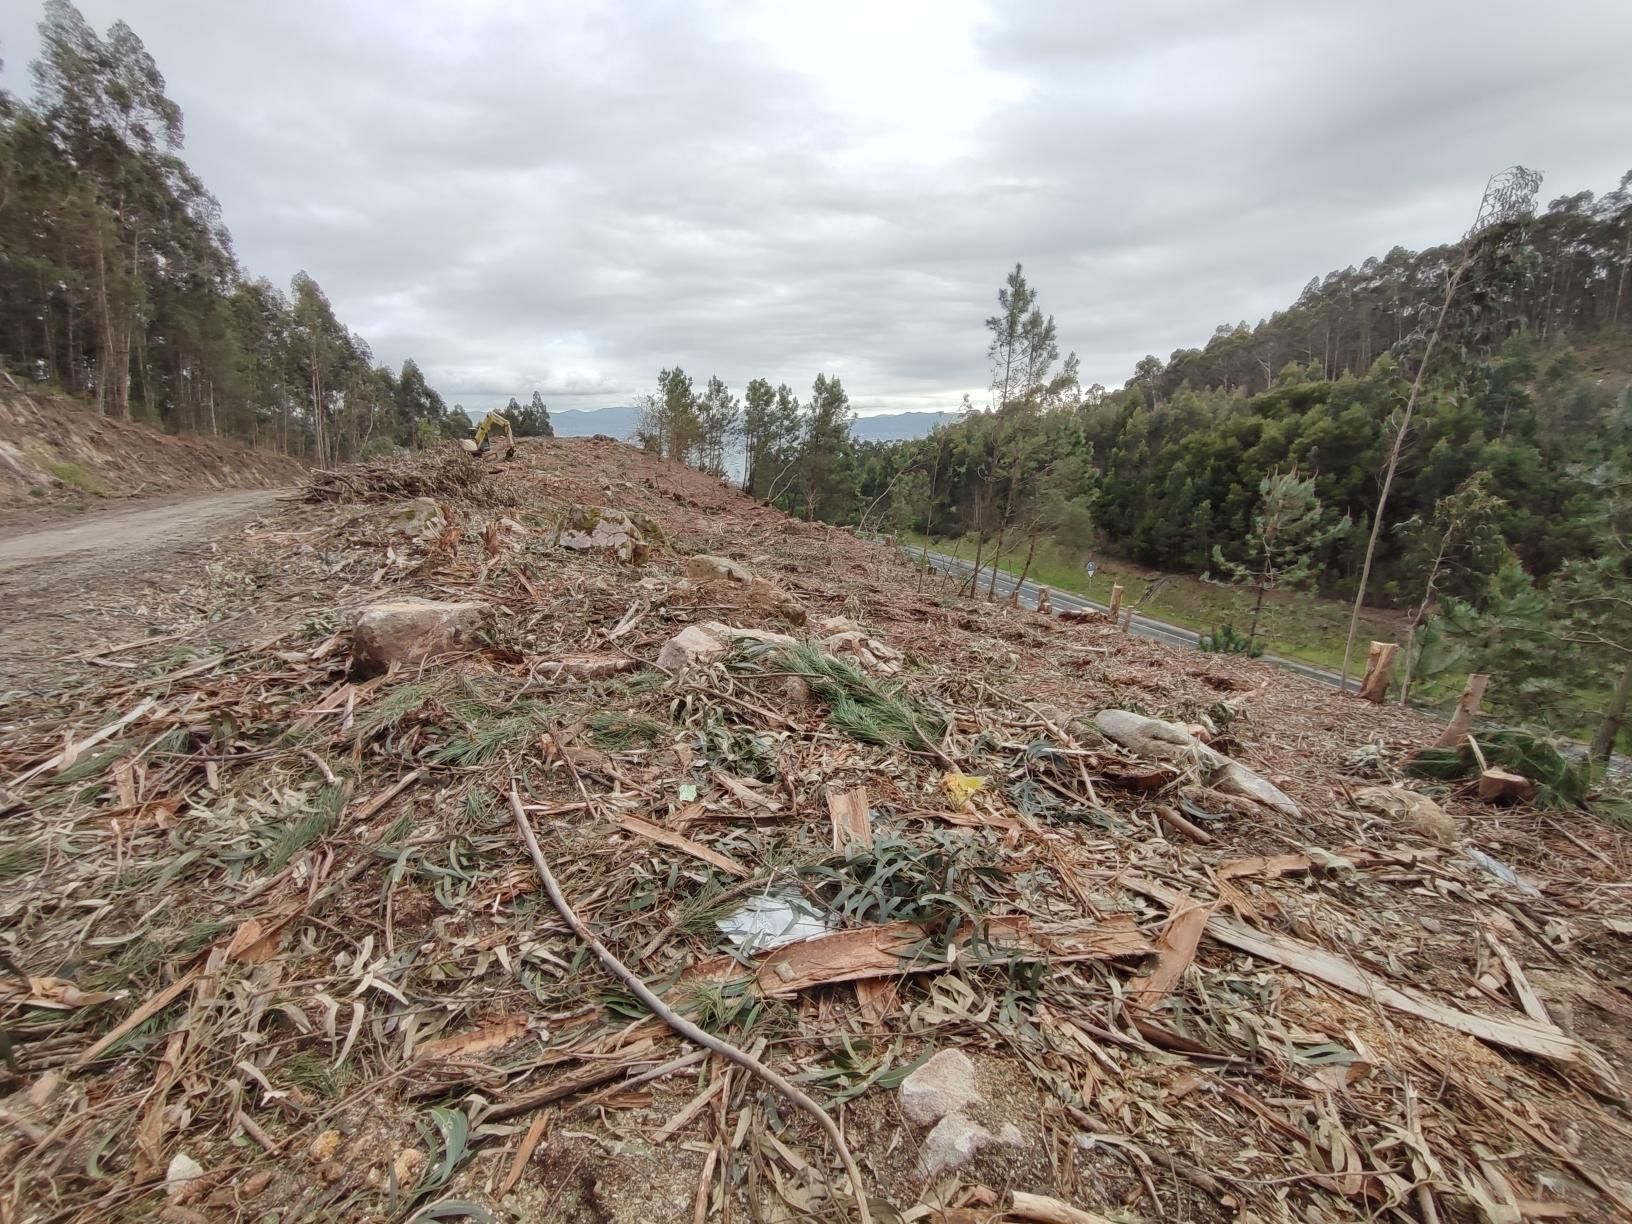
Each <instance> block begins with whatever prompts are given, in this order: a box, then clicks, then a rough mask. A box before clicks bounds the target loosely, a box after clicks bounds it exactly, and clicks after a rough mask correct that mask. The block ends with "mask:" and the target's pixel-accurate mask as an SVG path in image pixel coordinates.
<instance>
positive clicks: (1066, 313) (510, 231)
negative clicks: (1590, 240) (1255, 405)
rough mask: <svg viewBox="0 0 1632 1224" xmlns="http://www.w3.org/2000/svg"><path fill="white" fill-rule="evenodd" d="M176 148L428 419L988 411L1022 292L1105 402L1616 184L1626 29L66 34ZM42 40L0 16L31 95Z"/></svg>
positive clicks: (327, 1)
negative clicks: (411, 389)
mask: <svg viewBox="0 0 1632 1224" xmlns="http://www.w3.org/2000/svg"><path fill="white" fill-rule="evenodd" d="M81 8H82V11H84V13H85V14H86V16H87V18H89V20H90V21H91V22H92V24H93V25H95V26H96V27H97V28H98V29H103V30H105V29H106V27H107V26H108V24H109V23H110V22H112V21H113V20H115V19H116V18H119V17H123V18H124V19H125V20H126V21H128V22H129V23H130V24H131V26H133V27H134V29H135V30H136V32H137V34H138V35H140V36H141V38H142V39H143V40H144V41H145V42H146V44H147V47H148V50H149V51H150V52H151V53H152V54H153V56H154V57H155V58H156V59H157V61H158V64H159V67H160V68H161V70H162V71H163V72H164V74H165V76H166V78H167V80H168V84H169V92H170V95H171V96H172V97H173V98H174V99H175V100H176V101H177V102H179V103H180V104H181V106H182V108H183V110H184V111H185V113H186V120H187V144H186V149H185V155H186V157H187V159H188V160H189V161H190V162H191V163H192V165H193V166H194V168H195V169H196V170H197V171H198V172H199V173H200V174H201V175H202V177H203V179H204V181H205V183H206V185H207V186H208V187H209V188H210V189H211V190H212V191H214V193H215V194H216V195H217V197H219V199H220V201H221V204H222V206H223V209H224V211H225V215H226V220H227V223H228V225H229V226H230V227H231V229H232V233H233V236H234V239H235V242H236V246H237V251H238V255H239V258H240V260H241V261H242V263H243V264H244V265H245V267H246V268H247V269H248V271H249V272H250V273H251V274H255V275H264V276H267V277H270V278H271V279H272V280H274V281H277V282H279V283H281V284H284V285H287V283H288V281H289V278H290V277H291V276H292V275H293V274H294V273H295V272H296V271H298V270H300V269H305V270H306V271H307V272H309V273H310V274H311V275H312V276H313V277H315V278H316V279H317V280H318V282H319V283H320V284H321V285H322V286H323V288H324V289H325V291H327V293H328V295H329V297H330V298H331V299H332V300H333V302H334V305H335V307H336V310H337V312H338V313H339V315H340V317H341V319H342V320H343V321H344V322H345V323H347V324H348V325H349V326H350V327H351V328H353V330H355V331H358V332H360V333H361V334H362V335H363V336H364V337H366V338H367V339H368V341H369V342H370V343H371V344H372V345H373V348H374V352H375V355H376V356H377V357H378V358H379V359H380V360H383V361H388V362H390V363H392V364H396V363H398V362H400V361H401V360H402V358H404V357H407V356H412V357H414V358H416V359H417V360H418V361H419V363H420V365H421V366H422V367H423V368H424V370H425V372H426V375H427V376H428V377H429V379H430V380H431V382H432V384H433V385H434V386H436V387H437V388H438V389H440V390H441V391H442V392H443V394H444V395H445V396H447V398H448V400H449V402H450V403H451V402H454V401H461V402H463V403H465V404H466V405H467V406H471V407H486V406H488V405H489V404H491V403H493V402H494V401H499V402H502V401H503V400H504V399H506V398H508V397H509V396H510V395H517V396H519V397H521V398H523V399H525V398H526V397H527V396H528V395H530V394H531V392H532V391H533V390H534V389H535V388H537V389H539V390H541V391H542V392H543V393H544V396H545V399H546V400H547V401H548V402H549V403H550V404H551V405H552V406H554V407H558V408H562V407H596V406H606V405H612V404H623V403H628V402H630V401H631V399H632V398H633V397H634V396H635V395H636V394H638V393H640V392H642V391H645V390H647V389H648V388H649V387H650V386H651V385H652V383H653V381H654V379H655V375H656V373H657V370H658V369H659V368H660V367H661V366H664V365H669V364H673V363H676V362H678V363H680V364H681V365H683V366H684V367H685V368H686V369H687V370H688V371H690V372H691V373H692V374H693V375H694V376H696V377H697V378H698V380H699V381H702V380H703V379H705V378H706V377H707V376H708V375H709V374H710V373H718V374H719V375H720V376H721V377H722V378H724V379H725V380H726V381H727V382H729V383H730V384H732V386H733V387H736V388H738V389H740V388H741V386H742V384H743V383H744V382H746V381H747V380H748V379H750V378H753V377H755V376H759V375H763V376H766V377H768V378H770V379H771V380H772V381H773V382H774V381H778V380H784V381H787V382H789V383H790V384H793V385H794V386H795V388H796V389H799V390H800V392H801V394H803V393H805V392H806V391H808V387H809V384H810V380H811V378H812V377H813V376H814V375H815V374H816V372H817V371H819V370H821V371H828V372H831V373H835V374H837V375H839V376H840V377H841V378H842V379H843V380H844V384H845V386H846V387H847V388H848V389H849V391H850V394H851V397H852V399H853V401H854V402H855V403H856V404H857V406H858V407H860V408H861V409H862V410H863V411H868V410H875V411H876V410H883V409H906V408H913V409H920V408H921V409H931V408H950V407H955V406H956V404H957V402H958V400H959V398H960V397H961V396H962V394H963V393H964V392H965V391H968V392H970V393H971V394H972V395H973V396H974V398H975V401H976V403H978V404H984V403H985V402H986V386H987V381H988V379H987V373H986V364H985V342H986V337H985V333H984V332H983V330H982V326H981V323H982V320H983V319H984V318H985V317H986V316H987V315H989V314H991V313H992V311H993V309H994V308H995V294H996V290H997V287H998V285H999V284H1000V283H1001V281H1002V279H1003V276H1004V275H1005V273H1006V272H1007V271H1008V269H1009V268H1010V267H1011V266H1012V265H1013V264H1014V262H1015V261H1016V260H1019V261H1023V262H1024V264H1025V266H1026V273H1027V276H1028V277H1029V278H1030V280H1031V282H1032V284H1033V286H1034V287H1035V288H1037V289H1038V290H1039V292H1040V294H1041V303H1042V306H1043V308H1044V310H1045V311H1048V312H1051V313H1053V314H1054V315H1055V317H1056V319H1057V320H1058V323H1059V334H1060V340H1061V346H1062V348H1074V349H1076V350H1077V351H1078V353H1079V354H1080V355H1081V358H1082V369H1083V378H1084V381H1085V382H1092V381H1098V382H1103V383H1105V384H1106V385H1109V386H1116V385H1120V384H1121V383H1122V382H1123V381H1124V380H1125V379H1126V378H1127V377H1128V375H1129V374H1130V373H1131V370H1132V366H1133V363H1134V362H1135V361H1136V360H1137V359H1138V358H1139V357H1140V356H1142V355H1143V354H1145V353H1147V352H1154V353H1156V354H1158V355H1160V356H1163V357H1165V356H1166V355H1167V354H1168V353H1169V352H1171V351H1172V350H1173V349H1174V348H1175V347H1179V346H1188V345H1195V344H1201V343H1203V342H1205V340H1206V338H1207V337H1208V336H1209V335H1210V334H1211V332H1212V330H1213V328H1214V326H1215V325H1216V324H1218V323H1220V322H1225V321H1231V322H1233V321H1235V320H1238V319H1243V318H1244V319H1247V320H1248V321H1250V322H1256V321H1257V320H1258V319H1259V318H1260V317H1262V316H1263V315H1265V314H1267V313H1269V312H1270V311H1272V310H1274V309H1275V308H1277V307H1279V306H1284V305H1285V304H1287V303H1288V302H1290V301H1291V300H1292V299H1293V298H1294V297H1295V296H1296V295H1297V293H1298V291H1299V290H1300V289H1301V287H1302V286H1303V284H1304V283H1305V282H1306V281H1307V280H1308V279H1309V278H1310V277H1311V276H1314V275H1319V274H1323V273H1325V272H1326V271H1328V270H1330V269H1332V268H1334V267H1341V266H1343V265H1346V264H1350V263H1357V262H1359V261H1360V260H1362V259H1364V258H1365V257H1366V256H1367V255H1371V254H1382V253H1384V252H1386V250H1387V249H1388V248H1389V247H1390V246H1393V245H1395V244H1404V245H1407V246H1413V247H1420V246H1424V245H1428V244H1430V243H1433V242H1437V241H1443V240H1445V239H1447V238H1450V237H1453V236H1455V235H1456V234H1457V233H1459V232H1460V231H1461V230H1462V229H1463V228H1464V227H1465V226H1466V224H1467V221H1468V220H1469V218H1470V215H1471V213H1472V211H1473V207H1474V205H1475V203H1476V201H1477V197H1478V195H1479V192H1480V190H1481V189H1482V187H1483V185H1484V180H1485V177H1486V175H1487V174H1488V173H1489V172H1490V171H1492V170H1494V169H1497V168H1499V167H1501V166H1504V165H1507V164H1509V163H1512V162H1522V163H1524V164H1526V165H1531V166H1534V167H1536V168H1538V169H1540V170H1542V171H1543V172H1545V174H1546V181H1545V183H1544V186H1543V196H1542V198H1543V201H1545V200H1547V199H1550V198H1552V197H1553V196H1555V195H1561V194H1565V193H1569V192H1574V191H1578V190H1582V189H1591V190H1593V191H1603V190H1605V189H1608V188H1612V187H1613V186H1614V185H1615V184H1616V182H1617V181H1618V179H1619V177H1620V175H1621V174H1622V173H1623V172H1624V171H1625V170H1627V169H1628V168H1629V167H1632V89H1629V88H1628V87H1627V81H1628V72H1629V67H1628V60H1627V53H1628V48H1629V47H1632V0H1598V2H1596V3H1587V2H1585V0H1552V2H1551V3H1547V4H1535V3H1533V2H1531V3H1525V4H1522V5H1521V4H1517V3H1507V2H1505V0H1464V2H1452V0H1406V2H1401V3H1395V2H1393V0H1388V2H1380V0H1360V2H1358V3H1348V4H1332V3H1323V2H1319V0H1317V2H1314V3H1311V2H1310V0H1288V2H1285V3H1282V2H1280V0H1204V2H1199V3H1178V2H1162V3H1153V2H1147V3H1142V4H1128V3H1125V2H1124V0H1117V2H1115V3H1093V4H1089V3H1076V4H1062V3H1035V4H1033V3H1014V2H998V3H992V4H989V5H988V4H982V3H977V2H974V0H926V2H922V3H919V2H903V0H855V2H852V0H823V2H822V3H811V2H810V0H804V2H798V0H789V2H787V3H761V4H750V3H744V2H743V0H724V2H722V3H717V4H716V3H687V4H678V3H656V2H645V0H620V2H618V3H609V4H604V5H602V4H596V3H588V2H574V3H542V2H536V3H529V2H527V0H493V2H475V3H462V4H456V3H451V2H448V0H409V2H404V0H388V2H387V0H367V2H364V0H339V2H336V0H281V2H280V3H276V4H272V3H223V2H222V0H82V3H81ZM37 18H38V9H37V7H36V6H35V5H33V4H32V3H31V2H30V0H11V2H10V3H8V4H5V5H3V6H0V54H3V55H4V57H5V61H6V68H5V73H4V81H5V84H6V85H7V87H9V88H10V89H12V90H13V91H14V92H19V93H27V92H29V90H30V85H29V82H28V78H27V74H26V66H25V65H26V61H27V60H28V59H30V58H32V56H33V54H34V49H35V46H36V44H37V39H36V36H35V34H34V31H33V23H34V21H35V20H37Z"/></svg>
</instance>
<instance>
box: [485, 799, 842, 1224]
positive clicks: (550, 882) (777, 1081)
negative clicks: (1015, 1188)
mask: <svg viewBox="0 0 1632 1224" xmlns="http://www.w3.org/2000/svg"><path fill="white" fill-rule="evenodd" d="M580 785H581V784H580ZM510 810H511V812H512V813H513V814H514V815H515V818H516V828H517V830H518V831H520V833H521V837H522V840H523V841H524V842H526V843H527V851H528V853H529V854H531V855H532V858H533V866H535V867H537V868H538V877H539V879H540V880H542V881H543V883H544V891H545V892H547V893H549V895H550V903H551V904H552V905H554V906H555V908H556V912H557V913H559V914H560V915H561V917H562V919H563V920H564V921H565V922H566V924H567V925H568V926H570V927H571V928H572V929H573V933H574V934H576V935H577V936H578V938H579V939H581V940H583V941H584V943H586V944H588V945H589V948H590V950H591V951H593V952H594V953H595V955H596V957H597V958H598V959H599V960H600V962H601V964H602V965H604V966H605V967H606V969H607V971H608V972H609V973H611V974H612V975H613V976H614V977H616V978H617V979H618V980H619V981H621V982H622V983H623V984H624V985H625V986H627V987H628V988H629V989H630V990H631V991H632V992H633V993H634V995H635V997H636V998H637V999H639V1000H640V1001H641V1003H642V1004H643V1005H644V1006H645V1007H646V1009H647V1010H648V1011H650V1012H651V1013H652V1015H654V1016H656V1017H657V1018H658V1019H659V1020H661V1021H663V1023H664V1024H666V1025H668V1026H669V1027H670V1028H671V1029H673V1030H674V1031H675V1032H676V1033H679V1034H680V1036H682V1037H684V1038H685V1039H686V1040H687V1041H690V1042H692V1043H693V1044H695V1045H700V1046H704V1047H706V1048H707V1049H710V1050H712V1051H714V1053H716V1054H718V1055H720V1057H722V1058H726V1059H729V1060H730V1061H732V1062H734V1063H736V1064H737V1066H739V1067H741V1068H742V1069H743V1070H745V1071H748V1072H750V1073H751V1074H753V1075H756V1076H758V1077H759V1078H760V1079H762V1080H764V1081H765V1082H766V1083H767V1084H769V1085H770V1086H771V1087H773V1088H775V1089H776V1090H777V1091H778V1092H780V1093H781V1094H782V1095H783V1096H785V1097H787V1098H788V1100H790V1101H792V1102H793V1103H794V1104H795V1105H797V1106H798V1107H799V1108H800V1109H802V1110H804V1111H805V1112H806V1113H807V1114H809V1115H810V1116H811V1118H812V1119H814V1120H815V1122H816V1124H817V1125H818V1126H820V1127H821V1128H822V1132H823V1134H825V1135H826V1136H827V1139H828V1142H829V1143H831V1144H832V1145H833V1149H834V1151H836V1152H837V1153H838V1156H839V1160H840V1161H841V1162H842V1163H843V1165H844V1171H845V1175H846V1176H847V1177H849V1179H850V1192H851V1194H852V1195H853V1196H854V1198H855V1201H856V1211H857V1213H858V1214H859V1216H860V1218H861V1222H862V1224H872V1219H873V1216H872V1212H871V1211H870V1210H869V1209H868V1206H867V1190H866V1187H865V1186H864V1185H863V1184H862V1180H861V1170H860V1169H858V1168H857V1167H856V1160H855V1157H853V1156H852V1155H851V1154H850V1148H849V1147H848V1146H847V1145H846V1144H845V1141H844V1133H843V1132H842V1131H840V1130H839V1127H838V1123H836V1122H834V1121H833V1119H832V1118H831V1117H829V1116H828V1113H827V1110H825V1109H823V1108H822V1107H821V1106H820V1105H818V1104H817V1103H816V1102H815V1101H814V1100H812V1099H811V1098H810V1097H809V1096H808V1095H806V1094H805V1093H804V1092H803V1091H801V1090H800V1089H798V1088H796V1087H794V1085H792V1084H790V1083H789V1082H788V1081H787V1080H785V1079H783V1078H782V1077H781V1076H780V1075H778V1074H777V1073H776V1072H775V1071H772V1070H771V1069H770V1068H769V1067H767V1066H766V1065H765V1064H764V1063H762V1062H760V1061H759V1060H758V1059H757V1058H753V1057H751V1056H749V1055H748V1054H747V1053H746V1052H744V1051H743V1050H739V1049H738V1048H737V1047H736V1046H734V1045H732V1044H731V1043H730V1042H728V1041H722V1040H721V1039H720V1038H718V1037H716V1036H714V1035H713V1034H712V1033H708V1032H704V1031H703V1030H702V1029H700V1028H698V1027H697V1026H696V1025H695V1024H693V1023H692V1022H691V1021H689V1020H687V1019H685V1018H684V1017H682V1016H678V1015H676V1014H675V1013H674V1011H673V1010H672V1009H671V1008H670V1007H669V1006H668V1005H667V1004H665V1003H664V1002H663V1000H662V999H660V998H658V997H657V996H656V995H655V994H653V993H652V991H651V988H650V987H648V986H647V985H646V983H645V982H643V981H642V980H641V979H640V978H639V977H637V976H636V975H635V974H634V973H633V972H632V971H631V970H629V969H628V968H626V967H625V966H624V964H623V962H622V961H620V960H619V959H618V958H617V957H616V956H614V955H612V952H611V950H610V949H608V948H607V946H606V945H605V944H603V943H602V942H601V941H600V940H599V939H597V938H595V935H594V933H593V932H592V931H591V930H590V929H589V928H588V927H587V926H585V925H584V923H583V921H582V919H580V918H579V917H578V915H577V914H576V913H574V912H573V909H572V906H571V905H569V904H568V903H567V899H566V897H565V896H563V895H562V893H561V888H560V885H558V884H557V883H556V882H555V876H553V875H551V874H550V865H549V863H548V862H547V861H546V860H545V858H544V851H543V850H541V849H539V845H538V838H537V836H535V835H534V833H533V826H532V822H531V821H529V820H528V819H527V813H526V812H525V811H523V810H522V806H521V795H520V794H519V793H518V792H517V790H516V788H515V784H514V783H512V784H511V787H510Z"/></svg>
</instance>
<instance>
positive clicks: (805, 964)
mask: <svg viewBox="0 0 1632 1224" xmlns="http://www.w3.org/2000/svg"><path fill="white" fill-rule="evenodd" d="M973 936H974V931H973V930H972V929H971V928H970V927H968V926H965V927H963V928H962V929H960V930H959V931H958V932H957V933H956V934H955V935H954V936H953V939H952V947H953V948H954V950H955V951H956V952H958V953H961V952H962V951H963V949H964V948H965V947H966V946H967V945H968V942H969V941H970V940H971V939H972V938H973ZM929 938H930V935H929V932H927V931H926V930H925V929H924V928H923V927H920V926H918V925H917V924H915V923H911V922H892V923H885V924H883V925H880V926H871V927H862V928H861V929H859V930H853V931H835V932H834V933H833V934H831V935H817V936H815V937H814V938H811V939H802V940H800V941H799V942H797V943H791V944H784V945H782V946H781V947H779V948H771V949H769V950H767V951H765V952H763V953H760V954H759V955H758V956H756V957H755V958H754V959H755V961H756V963H757V969H756V970H754V971H753V976H754V981H755V984H756V985H757V986H758V988H759V989H760V990H761V991H763V992H764V993H765V994H767V995H771V996H773V997H779V998H787V997H790V996H792V995H796V994H798V993H799V992H800V991H801V990H809V989H810V988H811V987H813V986H821V985H825V984H828V983H832V982H859V981H862V980H864V979H867V978H881V977H898V976H901V975H904V974H909V973H929V972H932V971H934V970H938V969H945V968H947V966H948V964H949V962H948V961H946V960H944V959H940V958H935V959H930V958H928V957H927V956H926V955H925V954H924V952H923V949H922V947H921V945H922V944H923V943H924V941H925V940H926V939H929ZM986 938H987V940H988V942H989V943H990V944H991V946H992V947H993V949H995V950H998V951H1002V952H1012V953H1015V954H1017V955H1020V956H1029V957H1033V958H1035V959H1038V960H1046V961H1048V962H1050V963H1053V964H1065V963H1068V962H1071V961H1083V960H1119V959H1123V958H1127V957H1138V956H1144V955H1147V954H1148V953H1150V952H1151V951H1152V950H1153V949H1152V947H1151V944H1150V941H1149V940H1148V939H1146V938H1145V936H1144V934H1143V933H1142V932H1141V931H1140V930H1139V928H1138V927H1137V926H1136V925H1134V922H1133V919H1132V918H1131V917H1130V916H1128V915H1126V914H1113V915H1111V916H1109V917H1108V918H1106V919H1104V920H1102V921H1093V920H1084V921H1081V922H1064V923H1052V924H1049V923H1039V922H1034V921H1033V920H1031V919H1030V918H1024V917H1020V918H1011V917H999V918H992V919H989V920H988V921H987V924H986ZM748 972H749V971H748V970H747V969H745V968H744V966H743V965H742V964H741V963H739V962H738V961H737V960H736V959H735V958H734V957H730V956H718V957H714V958H712V959H710V960H707V961H703V962H701V963H699V964H697V965H694V966H692V967H691V968H690V969H689V970H687V971H686V972H685V973H684V974H683V975H682V976H681V979H680V981H681V984H682V985H683V984H684V983H686V982H695V981H729V980H732V979H734V978H737V977H741V976H744V975H745V974H747V973H748Z"/></svg>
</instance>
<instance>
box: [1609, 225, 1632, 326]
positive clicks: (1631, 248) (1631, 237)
mask: <svg viewBox="0 0 1632 1224" xmlns="http://www.w3.org/2000/svg"><path fill="white" fill-rule="evenodd" d="M1628 273H1632V221H1628V222H1627V226H1626V241H1625V242H1624V243H1622V244H1621V274H1620V275H1619V276H1617V277H1616V278H1615V308H1614V309H1613V310H1611V311H1610V313H1609V321H1610V323H1611V324H1614V323H1618V322H1619V321H1620V318H1621V290H1622V289H1624V288H1626V278H1627V275H1628Z"/></svg>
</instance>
